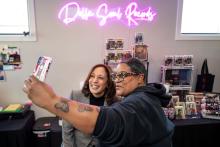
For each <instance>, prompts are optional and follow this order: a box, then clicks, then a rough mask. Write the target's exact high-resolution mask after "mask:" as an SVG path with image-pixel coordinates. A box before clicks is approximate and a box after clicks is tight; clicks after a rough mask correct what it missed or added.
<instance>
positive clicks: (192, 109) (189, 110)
mask: <svg viewBox="0 0 220 147" xmlns="http://www.w3.org/2000/svg"><path fill="white" fill-rule="evenodd" d="M196 114H197V109H196V103H195V102H186V115H196Z"/></svg>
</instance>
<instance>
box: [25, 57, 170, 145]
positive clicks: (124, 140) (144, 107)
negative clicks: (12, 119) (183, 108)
mask: <svg viewBox="0 0 220 147" xmlns="http://www.w3.org/2000/svg"><path fill="white" fill-rule="evenodd" d="M112 79H113V80H114V81H115V84H116V95H118V96H122V97H124V98H123V100H122V101H121V102H118V103H115V104H114V105H112V106H108V107H98V106H94V105H88V104H83V103H79V102H77V101H74V100H69V99H66V98H63V97H62V96H59V95H57V94H56V93H55V92H54V91H53V90H52V88H51V87H50V86H49V85H48V84H46V83H44V82H41V81H39V80H38V79H36V78H35V77H34V76H30V78H28V79H27V80H25V86H24V92H25V93H26V94H27V96H28V97H29V98H30V99H31V100H32V101H33V103H35V104H36V105H38V106H39V107H42V108H44V109H46V110H48V111H50V112H52V113H54V114H55V115H57V116H59V117H62V118H63V119H65V120H66V121H68V122H69V123H71V124H72V125H73V126H74V127H75V128H77V129H78V130H81V131H82V132H84V133H88V134H92V135H93V136H95V137H97V138H98V139H99V141H100V144H101V146H106V147H171V146H172V135H173V130H174V125H173V124H172V122H171V121H169V120H168V119H167V118H166V116H165V114H164V112H163V110H162V108H161V107H162V106H166V105H168V103H169V101H170V98H171V97H170V96H167V95H166V89H165V87H164V86H163V85H161V84H146V82H145V81H146V69H145V66H144V65H143V64H142V62H141V61H139V60H138V59H135V58H132V59H130V60H128V61H127V62H124V63H120V64H119V65H118V66H117V68H116V73H114V74H112Z"/></svg>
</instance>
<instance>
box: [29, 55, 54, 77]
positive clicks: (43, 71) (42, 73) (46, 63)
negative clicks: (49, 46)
mask: <svg viewBox="0 0 220 147" xmlns="http://www.w3.org/2000/svg"><path fill="white" fill-rule="evenodd" d="M51 63H52V58H51V57H47V56H41V57H39V59H38V61H37V65H36V67H35V69H34V72H33V75H34V76H35V77H36V78H38V79H39V80H40V81H44V80H45V78H46V75H47V73H48V70H49V68H50V64H51Z"/></svg>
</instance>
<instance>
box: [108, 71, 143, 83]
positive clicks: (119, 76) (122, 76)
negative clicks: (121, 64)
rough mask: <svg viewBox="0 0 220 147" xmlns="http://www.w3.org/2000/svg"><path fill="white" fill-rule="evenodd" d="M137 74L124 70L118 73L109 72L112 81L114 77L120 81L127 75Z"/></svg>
mask: <svg viewBox="0 0 220 147" xmlns="http://www.w3.org/2000/svg"><path fill="white" fill-rule="evenodd" d="M136 75H139V74H138V73H134V72H126V71H122V72H119V73H112V74H111V78H112V80H113V81H115V80H116V79H118V82H122V81H124V79H125V78H126V77H128V76H136Z"/></svg>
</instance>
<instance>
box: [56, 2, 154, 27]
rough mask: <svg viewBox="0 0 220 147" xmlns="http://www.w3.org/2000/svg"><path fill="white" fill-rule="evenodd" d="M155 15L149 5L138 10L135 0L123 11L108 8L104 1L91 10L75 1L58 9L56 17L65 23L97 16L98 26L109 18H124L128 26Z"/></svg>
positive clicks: (148, 19) (135, 24)
mask: <svg viewBox="0 0 220 147" xmlns="http://www.w3.org/2000/svg"><path fill="white" fill-rule="evenodd" d="M123 12H124V13H123ZM156 15H157V14H156V12H153V10H152V9H151V7H148V8H147V9H145V10H138V4H137V3H136V2H132V3H130V4H128V5H127V7H126V8H125V10H124V11H123V9H121V8H120V7H118V8H116V9H109V7H108V5H107V4H106V3H103V4H101V5H99V6H98V8H97V9H96V10H93V11H92V10H91V9H89V8H86V7H80V5H79V4H78V3H76V2H70V3H67V4H65V5H64V6H63V7H62V8H61V9H60V11H59V14H58V18H59V19H60V20H61V21H62V22H63V23H65V24H66V25H68V24H70V23H72V22H74V21H75V20H76V19H80V18H81V19H82V20H89V18H97V19H98V20H99V25H100V26H104V25H105V24H106V23H107V21H108V20H110V19H117V20H119V21H120V20H122V19H126V21H127V24H128V26H138V25H139V22H140V21H147V22H151V21H153V19H154V17H155V16H156Z"/></svg>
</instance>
